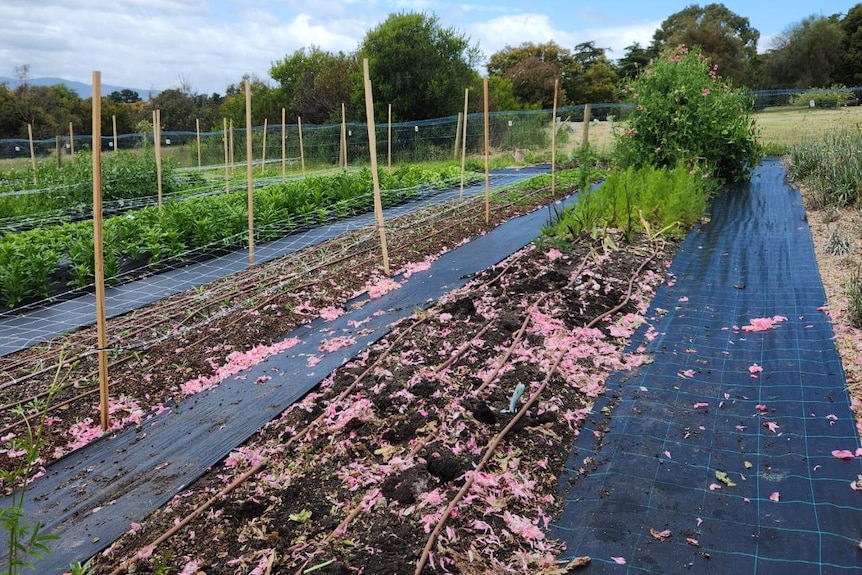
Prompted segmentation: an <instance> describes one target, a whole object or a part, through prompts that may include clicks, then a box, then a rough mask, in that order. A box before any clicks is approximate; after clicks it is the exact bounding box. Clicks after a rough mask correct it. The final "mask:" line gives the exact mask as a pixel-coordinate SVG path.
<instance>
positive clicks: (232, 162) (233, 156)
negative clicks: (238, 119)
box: [228, 118, 236, 175]
mask: <svg viewBox="0 0 862 575" xmlns="http://www.w3.org/2000/svg"><path fill="white" fill-rule="evenodd" d="M228 132H229V133H230V175H233V173H234V170H235V169H236V154H235V153H234V139H233V118H231V119H230V122H229V123H228Z"/></svg>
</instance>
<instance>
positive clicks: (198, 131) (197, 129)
mask: <svg viewBox="0 0 862 575" xmlns="http://www.w3.org/2000/svg"><path fill="white" fill-rule="evenodd" d="M195 132H196V135H197V138H196V140H197V143H198V169H199V170H200V169H201V119H200V118H195Z"/></svg>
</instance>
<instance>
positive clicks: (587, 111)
mask: <svg viewBox="0 0 862 575" xmlns="http://www.w3.org/2000/svg"><path fill="white" fill-rule="evenodd" d="M592 109H593V107H592V105H591V104H586V105H585V106H584V133H583V136H582V138H581V149H583V150H586V149H587V148H589V147H590V115H591V113H592Z"/></svg>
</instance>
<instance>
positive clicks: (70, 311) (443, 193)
mask: <svg viewBox="0 0 862 575" xmlns="http://www.w3.org/2000/svg"><path fill="white" fill-rule="evenodd" d="M549 171H550V167H549V166H531V167H525V168H517V169H502V170H495V171H494V172H493V173H492V181H493V182H494V186H495V187H499V186H503V185H512V184H515V183H517V182H520V181H523V180H526V179H529V178H532V177H534V176H537V175H541V174H546V173H548V172H549ZM482 192H484V183H477V184H473V185H470V186H467V187H465V188H464V197H465V198H467V197H473V196H476V195H479V194H481V193H482ZM460 194H461V192H460V189H459V188H452V189H447V190H440V191H439V192H436V191H435V193H433V194H432V195H431V196H428V195H426V196H423V198H421V200H422V201H413V202H407V203H404V204H401V205H398V206H392V207H389V208H386V209H385V210H384V214H385V217H386V218H395V217H398V216H401V215H405V214H408V213H411V212H413V211H415V210H417V209H418V208H420V207H423V206H426V205H429V203H428V202H429V201H430V202H431V204H430V205H438V204H442V203H445V202H449V201H452V200H455V199H457V198H458V197H459V196H460ZM373 224H374V214H373V213H371V212H369V213H366V214H362V215H358V216H353V217H350V218H346V219H344V220H340V221H335V222H333V223H331V224H328V225H326V226H323V227H319V228H313V229H310V230H305V231H302V232H299V233H296V234H292V235H290V236H286V237H285V238H283V239H281V240H275V241H272V242H267V243H262V244H260V245H257V246H255V263H257V264H261V263H265V262H268V261H270V260H273V259H275V258H278V257H281V256H284V255H286V254H289V253H293V252H296V251H298V250H301V249H304V248H307V247H309V246H312V245H315V244H318V243H321V242H323V241H325V240H328V239H331V238H334V237H336V236H338V235H341V234H343V233H345V232H349V231H352V230H356V229H362V228H365V227H368V226H371V225H373ZM247 268H248V250H247V249H242V250H238V251H235V252H231V253H230V254H226V255H223V256H219V257H215V258H213V259H210V260H206V261H203V262H199V263H196V264H190V265H187V266H184V267H181V268H178V269H172V270H169V271H165V272H163V273H159V274H156V275H152V276H149V277H147V278H143V279H140V280H136V281H132V282H129V283H126V284H123V285H120V286H116V287H112V288H109V289H108V290H107V291H106V297H105V309H106V317H107V318H109V319H110V318H112V317H116V316H119V315H122V314H124V313H127V312H129V311H132V310H135V309H138V308H140V307H143V306H145V305H148V304H150V303H153V302H156V301H159V300H161V299H164V298H167V297H169V296H172V295H175V294H178V293H181V292H184V291H186V290H189V289H192V288H195V287H198V286H201V285H204V284H207V283H209V282H212V281H215V280H218V279H221V278H223V277H226V276H228V275H230V274H233V273H237V272H241V271H243V270H245V269H247ZM95 317H96V300H95V296H94V295H93V294H86V295H82V296H79V297H76V298H74V299H71V300H67V301H63V302H60V303H56V304H53V305H50V306H45V307H40V308H36V309H32V310H26V311H25V310H13V311H10V312H7V313H4V314H0V358H2V357H3V356H6V355H9V354H11V353H15V352H17V351H21V350H23V349H26V348H28V347H31V346H33V345H36V344H39V343H43V342H46V341H48V340H50V339H51V338H53V337H56V336H58V335H60V334H62V333H67V332H71V331H73V330H75V329H77V328H80V327H86V326H90V325H93V324H94V323H95Z"/></svg>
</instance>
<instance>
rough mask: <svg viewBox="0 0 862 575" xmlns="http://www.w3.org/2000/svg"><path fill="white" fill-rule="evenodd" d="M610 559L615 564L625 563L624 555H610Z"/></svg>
mask: <svg viewBox="0 0 862 575" xmlns="http://www.w3.org/2000/svg"><path fill="white" fill-rule="evenodd" d="M611 559H612V560H613V562H614V563H616V564H617V565H625V564H626V558H625V557H611Z"/></svg>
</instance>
